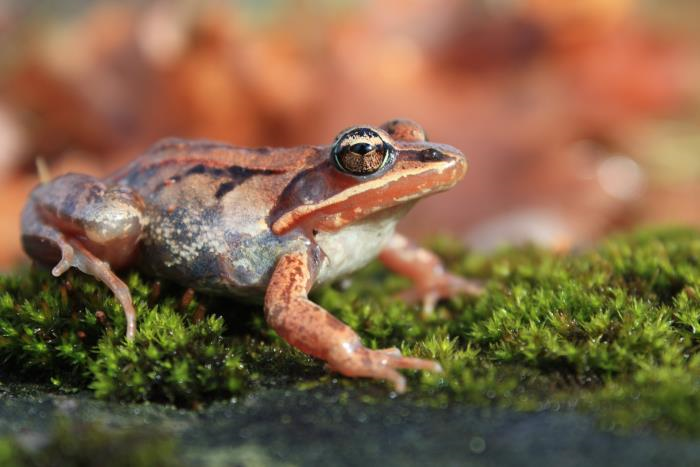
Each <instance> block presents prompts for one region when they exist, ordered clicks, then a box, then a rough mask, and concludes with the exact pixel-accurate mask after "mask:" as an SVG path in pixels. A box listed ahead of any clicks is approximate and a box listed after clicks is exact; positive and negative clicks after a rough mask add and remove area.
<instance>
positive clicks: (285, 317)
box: [265, 252, 441, 392]
mask: <svg viewBox="0 0 700 467" xmlns="http://www.w3.org/2000/svg"><path fill="white" fill-rule="evenodd" d="M317 271H318V261H317V260H315V258H314V255H312V254H309V253H308V252H300V253H292V254H288V255H285V256H283V257H282V258H281V259H280V260H279V261H278V263H277V266H276V267H275V271H274V273H273V274H272V278H271V280H270V283H269V285H268V289H267V293H266V295H265V318H266V319H267V322H268V323H269V324H270V326H272V328H273V329H274V330H275V331H276V332H277V333H278V334H279V335H280V336H281V337H282V338H283V339H284V340H285V341H287V342H288V343H289V344H291V345H293V346H294V347H296V348H297V349H299V350H301V351H302V352H305V353H307V354H309V355H312V356H314V357H316V358H319V359H321V360H324V361H326V362H327V363H328V366H329V368H330V369H331V370H333V371H337V372H339V373H342V374H343V375H346V376H353V377H367V378H375V379H386V380H389V381H391V382H392V383H393V384H394V387H395V388H396V391H397V392H403V391H404V390H405V389H406V380H405V379H404V377H403V376H401V374H400V373H399V372H398V371H396V369H399V368H408V369H415V370H429V371H441V367H440V365H439V364H438V363H437V362H434V361H430V360H422V359H418V358H410V357H404V356H402V355H401V353H400V352H399V351H398V349H395V348H392V349H385V350H370V349H368V348H366V347H365V346H363V345H362V342H361V341H360V338H359V337H358V335H357V334H356V333H355V332H354V331H353V330H352V329H350V327H348V326H347V325H345V324H344V323H342V322H341V321H340V320H338V319H337V318H336V317H334V316H333V315H331V314H330V313H328V312H327V311H326V310H324V309H323V308H321V307H320V306H319V305H317V304H315V303H313V302H311V301H310V300H309V299H308V298H307V293H308V292H309V290H310V289H311V286H312V285H313V281H314V277H315V275H316V273H317Z"/></svg>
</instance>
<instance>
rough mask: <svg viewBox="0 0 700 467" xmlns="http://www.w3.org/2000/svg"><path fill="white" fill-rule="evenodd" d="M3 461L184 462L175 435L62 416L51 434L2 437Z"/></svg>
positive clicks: (20, 465) (140, 465) (35, 466)
mask: <svg viewBox="0 0 700 467" xmlns="http://www.w3.org/2000/svg"><path fill="white" fill-rule="evenodd" d="M0 465H2V466H4V467H51V466H59V465H72V466H83V467H91V466H96V467H97V466H100V467H112V466H114V467H117V466H125V465H128V466H132V467H158V466H163V467H165V466H168V467H170V466H173V467H177V466H180V465H183V464H182V462H181V461H180V457H179V456H178V452H177V449H176V442H175V439H174V438H173V437H171V436H167V435H166V434H164V433H159V432H154V431H153V430H148V431H147V430H145V429H129V430H117V429H108V428H106V427H104V426H102V425H99V424H95V423H79V422H71V421H68V420H67V419H59V420H58V421H57V423H56V425H55V426H54V427H53V430H52V432H51V433H50V434H49V435H48V436H45V435H42V434H38V433H36V434H32V433H25V434H23V435H20V436H17V437H15V438H0Z"/></svg>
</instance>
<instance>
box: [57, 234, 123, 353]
mask: <svg viewBox="0 0 700 467" xmlns="http://www.w3.org/2000/svg"><path fill="white" fill-rule="evenodd" d="M54 241H55V242H56V243H57V244H58V247H59V248H60V249H61V260H60V261H59V262H58V264H56V266H55V267H54V268H53V269H52V270H51V274H53V275H54V276H56V277H59V276H60V275H62V274H63V273H65V272H66V271H68V269H70V268H71V267H74V268H77V269H79V270H81V271H82V272H84V273H85V274H89V275H91V276H94V277H96V278H97V279H98V280H100V281H101V282H103V283H104V284H105V285H106V286H107V287H108V288H109V289H110V290H111V291H112V293H114V296H115V297H116V298H117V300H118V301H119V303H121V305H122V308H123V309H124V315H125V316H126V339H127V340H132V339H133V338H134V335H135V333H136V310H135V309H134V304H133V301H132V299H131V293H130V292H129V288H128V287H127V286H126V284H124V282H122V280H121V279H119V277H117V276H116V274H114V272H112V270H111V269H110V267H109V264H107V263H106V262H104V261H102V260H100V259H99V258H97V257H95V255H93V254H92V253H90V251H89V250H88V249H87V248H85V247H84V246H83V245H82V244H81V243H80V242H78V241H77V240H71V239H64V238H63V236H60V237H58V238H55V239H54Z"/></svg>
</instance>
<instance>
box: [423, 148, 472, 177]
mask: <svg viewBox="0 0 700 467" xmlns="http://www.w3.org/2000/svg"><path fill="white" fill-rule="evenodd" d="M431 151H434V152H436V153H438V154H439V158H436V159H434V160H436V161H441V162H443V163H444V164H446V166H447V167H449V168H450V170H451V171H452V172H453V174H454V175H453V179H454V181H455V182H457V181H459V180H461V179H462V177H464V175H465V174H466V173H467V167H468V164H467V158H466V157H465V156H464V154H463V153H462V151H460V150H459V149H457V148H455V147H453V146H448V145H446V144H442V145H440V148H439V150H434V149H433V150H431ZM435 157H437V156H435Z"/></svg>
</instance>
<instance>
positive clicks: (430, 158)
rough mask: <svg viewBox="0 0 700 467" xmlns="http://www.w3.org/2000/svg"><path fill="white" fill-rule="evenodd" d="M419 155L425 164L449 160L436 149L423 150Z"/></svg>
mask: <svg viewBox="0 0 700 467" xmlns="http://www.w3.org/2000/svg"><path fill="white" fill-rule="evenodd" d="M419 155H420V158H421V160H422V161H423V162H437V161H444V160H446V159H447V156H446V155H445V154H444V153H442V152H440V151H438V150H437V149H434V148H428V149H423V150H422V151H421V152H420V153H419Z"/></svg>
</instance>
